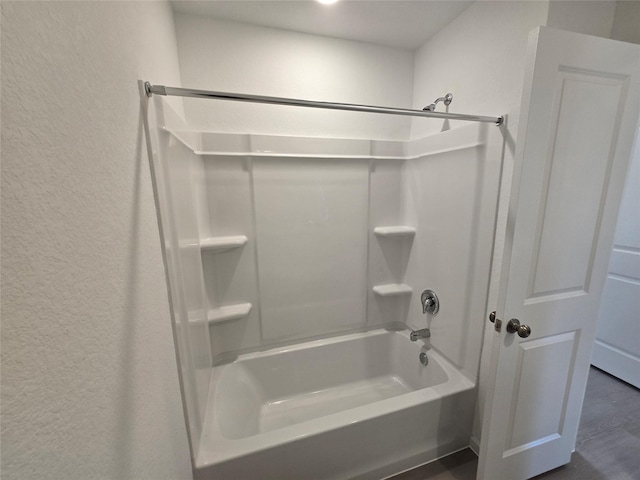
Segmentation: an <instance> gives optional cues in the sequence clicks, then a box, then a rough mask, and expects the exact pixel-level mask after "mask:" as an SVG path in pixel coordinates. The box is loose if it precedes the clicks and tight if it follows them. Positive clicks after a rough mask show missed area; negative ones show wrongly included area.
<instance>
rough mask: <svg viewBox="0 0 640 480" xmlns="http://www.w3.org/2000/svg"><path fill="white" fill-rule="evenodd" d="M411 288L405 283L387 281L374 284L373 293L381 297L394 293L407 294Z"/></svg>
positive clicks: (410, 291)
mask: <svg viewBox="0 0 640 480" xmlns="http://www.w3.org/2000/svg"><path fill="white" fill-rule="evenodd" d="M412 292H413V289H412V288H411V287H410V286H409V285H407V284H405V283H388V284H386V285H376V286H375V287H373V293H375V294H376V295H380V296H381V297H391V296H395V295H408V294H410V293H412Z"/></svg>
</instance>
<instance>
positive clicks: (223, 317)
mask: <svg viewBox="0 0 640 480" xmlns="http://www.w3.org/2000/svg"><path fill="white" fill-rule="evenodd" d="M251 307H252V305H251V304H250V303H238V304H236V305H227V306H225V307H218V308H212V309H211V310H209V311H208V312H207V320H208V321H209V325H211V324H213V323H221V322H227V321H229V320H237V319H238V318H244V317H246V316H247V315H249V312H251Z"/></svg>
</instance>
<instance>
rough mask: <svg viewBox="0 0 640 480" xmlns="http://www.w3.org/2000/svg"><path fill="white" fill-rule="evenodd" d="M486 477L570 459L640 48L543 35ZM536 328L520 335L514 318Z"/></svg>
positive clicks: (519, 167) (531, 81)
mask: <svg viewBox="0 0 640 480" xmlns="http://www.w3.org/2000/svg"><path fill="white" fill-rule="evenodd" d="M529 54H530V59H529V64H528V71H527V75H526V81H525V86H524V89H523V101H522V107H521V119H520V129H519V134H518V139H517V143H516V160H515V165H514V177H513V186H512V196H511V200H510V205H509V215H508V218H509V220H508V224H507V235H506V238H505V254H504V265H503V268H502V273H501V281H500V290H499V299H498V305H497V308H496V310H497V316H498V318H499V319H502V327H503V328H502V329H501V330H500V331H499V332H496V333H495V335H494V338H493V343H492V345H491V367H490V368H491V373H490V376H489V377H490V379H491V383H492V385H489V386H488V391H489V392H490V393H489V395H488V398H487V408H486V410H485V414H484V418H483V429H482V441H481V448H480V462H479V467H478V478H480V479H486V480H500V479H504V480H521V479H526V478H531V477H533V476H535V475H538V474H540V473H542V472H545V471H547V470H550V469H553V468H556V467H558V466H560V465H563V464H565V463H568V462H569V460H570V458H571V452H572V450H573V447H574V444H575V438H576V434H577V429H578V423H579V419H580V411H581V407H582V400H583V396H584V390H585V387H586V380H587V374H588V369H589V358H590V356H591V351H592V348H593V343H594V338H595V331H596V320H597V314H598V307H599V304H600V297H601V294H602V289H603V285H604V280H605V276H606V270H607V263H608V257H609V252H610V250H611V245H612V241H613V233H614V228H615V221H616V216H617V211H618V207H619V204H620V197H621V191H622V186H623V184H624V178H625V174H626V170H627V165H628V159H629V153H630V150H631V144H632V142H633V134H634V128H635V123H636V119H637V118H638V93H639V92H638V90H639V86H640V47H639V46H637V45H631V44H624V43H621V42H615V41H611V40H606V39H602V38H596V37H589V36H586V35H579V34H573V33H569V32H563V31H559V30H553V29H549V28H543V27H541V28H540V29H538V30H536V31H535V32H532V36H531V38H530V45H529ZM512 318H515V319H518V320H519V322H520V323H521V324H526V325H528V326H529V327H530V328H531V335H530V336H528V337H527V336H526V335H525V337H526V338H521V337H520V336H518V334H516V333H508V332H507V329H506V328H504V327H505V326H506V325H507V322H508V320H509V319H512Z"/></svg>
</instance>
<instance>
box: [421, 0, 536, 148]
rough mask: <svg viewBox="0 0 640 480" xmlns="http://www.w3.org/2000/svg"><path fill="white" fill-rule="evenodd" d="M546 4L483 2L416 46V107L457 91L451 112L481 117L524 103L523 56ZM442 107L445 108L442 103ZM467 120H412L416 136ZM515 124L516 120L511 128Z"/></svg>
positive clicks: (454, 93) (508, 111)
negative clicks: (422, 43) (421, 44)
mask: <svg viewBox="0 0 640 480" xmlns="http://www.w3.org/2000/svg"><path fill="white" fill-rule="evenodd" d="M547 10H548V3H547V2H537V1H522V2H502V1H497V2H496V1H482V2H476V3H474V4H473V5H471V6H470V7H469V8H467V9H466V10H465V11H464V12H462V14H461V15H460V16H459V17H458V18H456V19H455V20H454V21H453V22H451V23H450V24H449V25H447V26H446V27H445V28H443V29H442V30H440V32H438V33H437V34H436V35H435V36H434V37H433V38H431V40H429V41H428V42H427V43H425V44H424V45H423V46H422V47H420V48H419V49H418V50H416V53H415V62H414V80H413V107H414V108H422V107H424V106H425V105H428V104H430V103H431V102H432V101H433V100H434V99H435V98H436V97H438V96H443V95H444V94H445V93H447V92H452V93H453V102H452V103H451V105H450V106H449V111H451V112H455V113H470V114H478V115H502V114H508V113H512V112H513V110H514V109H516V108H518V107H519V106H520V96H521V92H522V80H523V78H524V56H525V51H526V48H527V38H528V34H529V32H530V31H531V30H533V29H534V28H536V27H537V26H538V25H544V24H545V21H546V19H547ZM437 111H444V106H443V105H442V104H439V105H438V107H437ZM443 124H445V128H446V127H452V128H455V127H457V126H462V125H465V124H466V122H455V121H452V122H446V123H445V122H442V121H438V120H433V119H422V118H416V119H413V122H412V127H411V133H412V138H420V137H423V136H425V135H426V134H428V133H433V132H438V131H440V130H441V129H443ZM512 128H513V122H512V124H511V126H510V129H512Z"/></svg>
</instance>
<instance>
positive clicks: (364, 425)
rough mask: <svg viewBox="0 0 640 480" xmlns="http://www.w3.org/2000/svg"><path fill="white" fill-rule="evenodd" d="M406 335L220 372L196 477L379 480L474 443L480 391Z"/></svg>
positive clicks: (358, 340) (292, 350) (293, 349)
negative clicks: (476, 399)
mask: <svg viewBox="0 0 640 480" xmlns="http://www.w3.org/2000/svg"><path fill="white" fill-rule="evenodd" d="M423 345H424V344H423V342H422V341H418V342H411V341H410V340H409V336H408V332H407V331H387V330H374V331H370V332H366V333H357V334H350V335H344V336H341V337H336V338H330V339H324V340H317V341H311V342H306V343H302V344H298V345H295V346H289V347H283V348H277V349H273V350H269V351H266V352H259V353H251V354H246V355H241V356H239V357H238V358H237V359H236V360H235V361H234V362H233V363H229V364H226V365H222V366H219V367H214V369H213V371H212V379H211V387H210V391H209V400H208V406H207V412H206V416H205V419H204V428H203V434H202V438H201V442H200V448H199V452H198V455H197V458H196V472H195V473H196V477H195V478H196V479H216V480H217V479H242V480H244V479H347V478H349V479H352V478H362V479H367V478H371V479H380V478H383V477H385V476H389V475H392V474H395V473H398V472H401V471H403V470H406V469H408V468H412V467H414V466H417V465H420V464H423V463H426V462H429V461H431V460H434V459H436V458H439V457H442V456H444V455H447V454H449V453H452V452H454V451H456V450H459V449H461V448H463V447H465V446H467V445H468V444H469V435H470V429H471V422H472V418H473V405H474V396H475V395H474V384H473V382H472V381H471V380H470V379H469V378H467V377H466V376H464V375H463V374H462V373H461V372H459V371H458V370H457V369H456V368H455V367H454V366H453V365H452V364H450V363H449V362H448V361H447V360H445V359H444V358H443V357H442V356H441V355H439V354H438V353H437V352H434V351H433V350H429V352H428V354H427V355H428V357H429V364H428V365H427V366H424V365H422V364H421V363H420V362H419V358H418V356H419V353H420V348H421V347H422V346H423Z"/></svg>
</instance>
